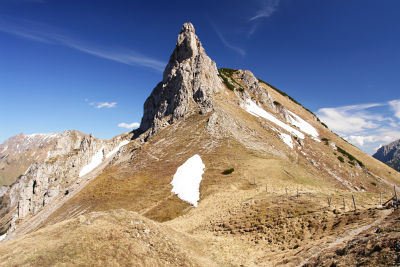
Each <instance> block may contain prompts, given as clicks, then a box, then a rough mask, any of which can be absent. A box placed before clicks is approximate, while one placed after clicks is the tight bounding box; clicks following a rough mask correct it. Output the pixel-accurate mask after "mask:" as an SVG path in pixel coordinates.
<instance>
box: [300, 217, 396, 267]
mask: <svg viewBox="0 0 400 267" xmlns="http://www.w3.org/2000/svg"><path fill="white" fill-rule="evenodd" d="M391 213H392V210H384V211H383V212H382V215H381V217H380V218H378V219H377V220H375V221H373V222H372V223H370V224H367V225H364V226H361V227H358V228H355V229H352V230H350V231H349V232H348V233H347V235H346V236H344V237H340V238H338V239H336V240H334V241H333V242H332V243H330V244H329V245H328V246H327V247H325V248H322V249H320V250H319V251H317V252H315V253H313V254H312V255H311V256H309V257H308V258H306V259H304V260H303V261H302V262H301V263H300V264H298V265H297V266H298V267H301V266H304V265H305V264H306V263H308V262H309V261H310V260H311V259H312V258H314V257H318V256H319V255H320V254H321V253H322V252H324V251H326V250H328V249H331V248H333V247H335V246H337V245H341V244H343V243H345V242H347V241H349V240H351V239H353V238H354V237H355V236H357V235H359V234H360V233H361V232H363V231H366V230H368V229H370V228H372V227H374V226H376V225H378V224H380V223H381V222H382V221H383V220H384V219H385V218H386V217H387V216H389V215H390V214H391Z"/></svg>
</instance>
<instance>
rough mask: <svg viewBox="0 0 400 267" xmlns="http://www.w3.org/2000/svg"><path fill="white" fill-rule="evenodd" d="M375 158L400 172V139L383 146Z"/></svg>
mask: <svg viewBox="0 0 400 267" xmlns="http://www.w3.org/2000/svg"><path fill="white" fill-rule="evenodd" d="M373 157H374V158H376V159H378V160H380V161H382V162H383V163H386V164H387V165H389V166H390V167H392V168H393V169H395V170H397V171H400V139H399V140H396V141H394V142H392V143H390V144H388V145H386V146H382V147H381V148H379V149H378V150H377V151H376V153H375V154H374V155H373Z"/></svg>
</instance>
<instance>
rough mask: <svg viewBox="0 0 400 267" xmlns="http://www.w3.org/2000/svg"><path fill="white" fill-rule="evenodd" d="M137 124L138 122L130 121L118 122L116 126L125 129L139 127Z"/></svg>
mask: <svg viewBox="0 0 400 267" xmlns="http://www.w3.org/2000/svg"><path fill="white" fill-rule="evenodd" d="M139 126H140V123H138V122H132V123H125V122H121V123H120V124H118V127H121V128H126V129H135V128H139Z"/></svg>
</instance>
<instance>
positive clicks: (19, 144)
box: [0, 133, 61, 186]
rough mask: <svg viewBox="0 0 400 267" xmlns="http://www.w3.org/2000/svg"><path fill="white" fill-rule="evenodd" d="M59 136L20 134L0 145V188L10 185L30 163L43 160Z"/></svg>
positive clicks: (52, 134) (50, 134)
mask: <svg viewBox="0 0 400 267" xmlns="http://www.w3.org/2000/svg"><path fill="white" fill-rule="evenodd" d="M60 136H61V133H49V134H30V135H25V134H23V133H20V134H18V135H15V136H13V137H10V138H8V139H7V140H6V141H4V143H3V144H0V186H1V185H10V184H12V183H13V182H14V181H15V180H17V178H18V177H19V176H21V175H23V174H25V172H26V170H27V169H28V167H29V166H30V165H31V164H32V163H34V162H38V161H43V160H45V159H46V157H47V156H48V152H49V151H50V150H52V149H53V146H54V144H55V141H56V140H57V139H58V138H59V137H60Z"/></svg>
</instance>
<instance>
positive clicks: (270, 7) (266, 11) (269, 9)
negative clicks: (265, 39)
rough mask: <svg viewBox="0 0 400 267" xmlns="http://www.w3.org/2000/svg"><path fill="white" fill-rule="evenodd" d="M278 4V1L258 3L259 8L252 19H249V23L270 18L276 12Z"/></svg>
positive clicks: (266, 0) (265, 0)
mask: <svg viewBox="0 0 400 267" xmlns="http://www.w3.org/2000/svg"><path fill="white" fill-rule="evenodd" d="M279 2H280V0H264V1H261V2H260V1H259V3H260V4H261V7H260V9H259V10H258V11H257V12H256V13H255V14H254V15H253V16H252V17H250V18H249V21H254V20H258V19H261V18H268V17H270V16H271V15H272V14H273V13H274V12H275V11H276V10H277V8H278V5H279Z"/></svg>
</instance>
